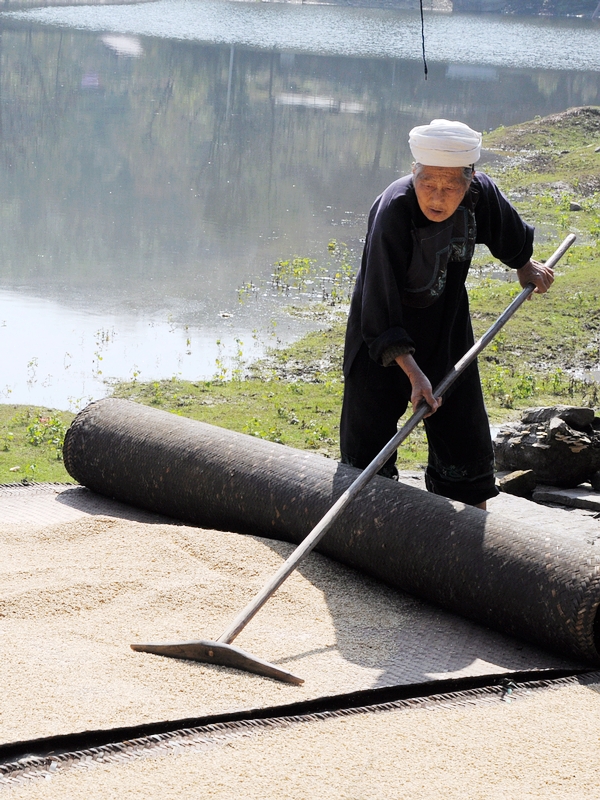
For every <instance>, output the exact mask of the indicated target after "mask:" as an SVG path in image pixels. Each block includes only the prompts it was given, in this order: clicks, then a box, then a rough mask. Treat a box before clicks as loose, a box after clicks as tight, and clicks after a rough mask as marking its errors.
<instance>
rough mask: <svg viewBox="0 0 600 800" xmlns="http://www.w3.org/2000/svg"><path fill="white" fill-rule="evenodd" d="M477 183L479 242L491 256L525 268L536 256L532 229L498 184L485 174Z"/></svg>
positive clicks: (517, 267) (481, 175)
mask: <svg viewBox="0 0 600 800" xmlns="http://www.w3.org/2000/svg"><path fill="white" fill-rule="evenodd" d="M475 180H476V181H477V186H478V189H479V194H480V196H479V200H478V202H477V205H476V206H475V217H476V219H477V239H476V241H477V242H478V243H481V244H485V245H487V247H488V248H489V250H490V252H491V253H492V255H493V256H494V257H495V258H497V259H499V260H500V261H502V262H503V263H504V264H506V266H508V267H511V268H512V269H519V268H520V267H523V266H525V264H527V262H528V261H529V259H530V258H531V256H532V254H533V233H534V230H533V227H532V226H531V225H528V224H527V223H526V222H525V221H524V220H523V219H522V218H521V217H520V216H519V213H518V212H517V210H516V209H515V208H514V207H513V206H512V205H511V204H510V202H509V201H508V200H507V198H506V197H505V196H504V195H503V194H502V192H501V191H500V189H498V187H497V186H496V184H495V183H494V182H493V181H492V180H491V179H490V178H488V176H487V175H485V174H484V173H481V172H479V173H477V174H476V177H475Z"/></svg>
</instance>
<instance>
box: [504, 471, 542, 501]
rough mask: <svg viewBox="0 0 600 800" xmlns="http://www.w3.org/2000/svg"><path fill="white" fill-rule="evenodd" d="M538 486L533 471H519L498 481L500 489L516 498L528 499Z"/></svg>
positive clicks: (510, 473)
mask: <svg viewBox="0 0 600 800" xmlns="http://www.w3.org/2000/svg"><path fill="white" fill-rule="evenodd" d="M536 485H537V480H536V477H535V472H534V471H533V470H532V469H517V470H515V471H514V472H509V473H508V475H505V476H504V477H503V478H500V480H499V481H498V488H499V489H500V491H501V492H506V494H514V495H515V496H516V497H527V495H530V494H531V493H532V492H533V490H534V489H535V487H536Z"/></svg>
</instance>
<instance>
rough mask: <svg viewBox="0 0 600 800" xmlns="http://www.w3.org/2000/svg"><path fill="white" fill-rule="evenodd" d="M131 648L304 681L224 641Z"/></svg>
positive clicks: (133, 645) (201, 640)
mask: <svg viewBox="0 0 600 800" xmlns="http://www.w3.org/2000/svg"><path fill="white" fill-rule="evenodd" d="M131 649H132V650H137V651H139V652H141V653H154V654H155V655H157V656H167V657H168V658H187V659H190V660H191V661H204V662H205V663H207V664H219V665H220V666H222V667H232V668H233V669H241V670H245V671H246V672H255V673H256V674H257V675H264V676H265V677H267V678H274V679H275V680H278V681H284V683H293V684H294V685H296V686H301V685H302V684H303V683H304V679H303V678H299V677H298V676H297V675H293V674H292V673H291V672H288V671H287V670H285V669H281V668H280V667H276V666H275V664H270V663H269V662H268V661H263V660H262V659H260V658H256V657H255V656H253V655H250V653H247V652H246V651H245V650H242V649H241V648H240V647H235V645H232V644H225V643H224V642H211V641H210V640H206V639H199V640H196V641H192V642H164V643H156V644H132V645H131Z"/></svg>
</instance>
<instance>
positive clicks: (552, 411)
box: [521, 406, 594, 432]
mask: <svg viewBox="0 0 600 800" xmlns="http://www.w3.org/2000/svg"><path fill="white" fill-rule="evenodd" d="M553 417H558V418H559V419H563V420H564V421H565V422H566V423H567V425H570V426H571V427H572V428H576V429H577V430H579V431H586V432H587V431H588V430H589V427H590V425H592V424H593V422H594V409H593V408H585V407H581V406H549V407H546V408H528V409H527V410H526V411H523V413H522V414H521V422H524V423H525V424H532V423H536V424H539V423H541V422H549V421H550V420H551V419H552V418H553Z"/></svg>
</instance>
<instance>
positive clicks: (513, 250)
mask: <svg viewBox="0 0 600 800" xmlns="http://www.w3.org/2000/svg"><path fill="white" fill-rule="evenodd" d="M476 243H477V244H479V243H481V244H485V245H487V247H488V248H489V250H490V251H491V253H492V255H493V256H495V257H496V258H498V259H499V260H500V261H502V262H504V264H506V265H507V266H509V267H512V268H515V269H518V268H519V267H522V266H524V265H525V264H526V263H527V262H528V261H529V259H530V258H531V255H532V252H533V228H532V227H531V226H530V225H528V224H527V223H526V222H524V221H523V220H522V219H521V217H520V216H519V214H518V213H517V211H516V210H515V209H514V208H513V206H512V205H511V204H510V203H509V201H508V200H507V199H506V197H505V196H504V195H503V194H502V192H500V190H499V189H498V187H497V186H496V185H495V184H494V182H493V181H492V180H491V179H490V178H488V176H487V175H485V174H484V173H481V172H477V173H476V174H475V176H474V178H473V180H472V182H471V186H470V188H469V191H468V192H467V194H466V195H465V197H464V199H463V201H462V202H461V205H460V206H459V208H458V209H457V211H456V212H455V214H454V215H453V217H451V218H450V219H449V220H446V221H445V222H430V221H429V220H428V219H427V218H426V217H425V215H424V214H423V213H422V211H421V209H420V208H419V204H418V202H417V197H416V194H415V190H414V187H413V181H412V175H407V176H405V177H404V178H400V179H399V180H397V181H395V182H394V183H392V184H391V186H389V187H388V188H387V189H386V190H385V192H384V193H383V194H382V195H381V196H380V197H378V198H377V200H376V201H375V203H374V205H373V207H372V209H371V212H370V214H369V223H368V230H367V237H366V241H365V247H364V252H363V257H362V263H361V267H360V270H359V272H358V275H357V278H356V285H355V288H354V294H353V296H352V302H351V305H350V314H349V318H348V327H347V331H346V346H345V352H344V373H345V374H346V375H347V374H348V372H349V370H350V367H351V366H352V361H353V360H354V357H355V356H356V353H357V352H358V350H359V348H360V347H361V345H362V344H363V342H365V343H366V345H367V347H368V349H369V355H370V356H371V358H372V359H374V360H375V361H376V362H378V363H379V364H381V363H382V361H381V359H382V355H383V354H384V353H385V351H386V350H387V349H388V348H389V347H391V346H396V345H404V346H410V347H414V357H415V360H416V361H417V364H418V365H419V366H420V368H421V369H422V370H423V371H424V372H425V374H426V375H427V376H428V378H429V379H430V381H431V382H432V383H437V382H438V381H439V380H441V378H442V377H443V376H444V375H445V374H446V372H447V371H448V370H449V369H450V367H451V366H452V365H453V364H455V363H456V362H457V361H458V360H459V359H460V358H461V357H462V356H463V355H464V353H465V352H466V351H467V350H468V349H469V347H471V345H472V344H473V332H472V328H471V320H470V317H469V304H468V298H467V292H466V288H465V281H466V278H467V273H468V270H469V267H470V264H471V259H472V256H473V249H474V246H475V244H476Z"/></svg>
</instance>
